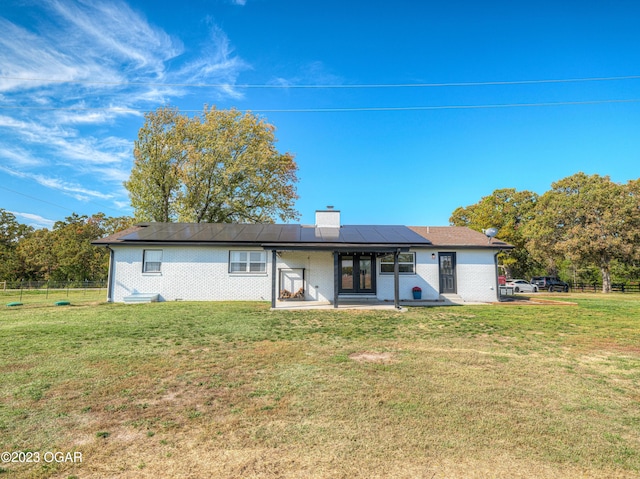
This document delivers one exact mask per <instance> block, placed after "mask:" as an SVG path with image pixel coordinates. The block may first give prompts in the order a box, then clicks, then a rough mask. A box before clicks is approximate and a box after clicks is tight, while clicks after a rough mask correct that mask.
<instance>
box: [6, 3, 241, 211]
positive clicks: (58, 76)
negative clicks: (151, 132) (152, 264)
mask: <svg viewBox="0 0 640 479" xmlns="http://www.w3.org/2000/svg"><path fill="white" fill-rule="evenodd" d="M4 1H6V2H8V3H7V4H4V3H3V7H5V6H6V7H7V10H6V11H7V12H9V11H10V10H11V8H12V7H13V8H14V9H16V10H20V9H21V8H27V7H25V6H24V5H23V4H22V2H21V0H4ZM236 3H237V4H238V5H244V3H245V2H244V0H236ZM28 9H29V15H15V16H14V17H10V16H9V15H7V16H4V18H2V16H3V15H2V13H1V12H0V100H1V101H2V103H3V105H4V106H5V107H9V108H5V109H4V110H2V112H1V113H0V171H2V172H4V173H6V174H10V175H12V176H13V177H18V176H19V177H20V178H21V179H23V180H27V181H31V182H34V183H37V184H39V185H41V186H45V187H46V188H49V189H51V190H53V191H58V192H61V193H63V194H65V195H70V196H72V197H73V198H76V199H78V200H80V201H87V200H92V199H99V200H109V201H110V202H112V203H114V204H116V202H117V204H119V205H121V204H123V203H126V199H127V196H126V191H125V190H124V189H123V188H122V182H123V181H124V180H126V179H127V177H128V175H129V172H130V168H131V162H132V149H133V140H134V137H135V132H136V131H137V130H136V128H137V127H134V128H132V127H131V119H132V118H136V117H137V118H139V119H140V122H139V124H141V123H142V121H141V117H142V113H141V112H140V111H141V110H146V111H149V110H154V109H155V108H156V107H157V106H159V105H161V104H166V103H171V102H174V103H175V101H176V99H178V98H180V97H183V96H185V95H187V94H190V93H192V90H190V89H188V88H186V87H181V86H172V85H186V84H193V83H216V84H224V85H225V86H224V87H221V88H219V89H218V93H217V94H218V97H219V98H240V97H241V94H240V93H239V91H238V90H236V89H235V87H234V85H235V83H236V81H237V78H238V76H239V75H240V73H241V72H243V71H245V70H247V69H249V68H250V66H249V65H248V64H247V63H246V62H245V61H244V60H242V59H241V58H240V57H239V56H238V55H237V54H236V53H235V52H234V49H233V46H232V44H231V42H230V40H229V38H228V37H227V35H226V34H225V32H224V31H222V30H221V29H220V28H219V27H218V26H217V25H215V24H214V23H213V22H211V21H210V19H209V20H208V21H206V22H205V23H204V24H203V25H202V26H203V32H202V33H203V41H202V42H201V45H200V48H199V49H196V50H192V49H191V50H189V51H186V49H185V47H184V45H183V43H182V41H181V40H180V39H179V38H176V37H175V36H172V35H170V34H168V33H167V32H165V31H164V30H163V29H161V28H159V27H157V26H154V25H153V24H151V23H150V22H149V21H148V20H147V19H146V18H145V15H144V14H143V13H141V12H140V11H137V10H135V9H134V8H132V7H131V6H129V5H128V4H127V3H125V2H123V1H121V0H112V1H104V2H102V1H101V2H93V1H90V0H49V1H47V2H33V3H32V4H30V5H29V6H28ZM9 18H21V20H10V19H9ZM34 19H35V20H34ZM163 83H166V84H171V85H167V86H164V85H163ZM33 107H38V108H39V109H36V110H34V109H32V108H33ZM124 125H126V129H123V126H124ZM2 165H5V166H2ZM44 168H47V169H48V170H49V171H55V172H56V175H57V176H53V175H51V174H49V173H43V171H44ZM63 178H64V179H63ZM103 191H105V192H103Z"/></svg>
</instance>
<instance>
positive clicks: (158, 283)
mask: <svg viewBox="0 0 640 479" xmlns="http://www.w3.org/2000/svg"><path fill="white" fill-rule="evenodd" d="M94 244H95V245H97V246H106V247H108V248H109V250H110V254H111V256H110V265H109V285H108V300H109V301H113V302H122V301H125V299H126V298H129V297H132V296H135V295H141V294H153V295H158V299H159V300H160V301H174V300H190V301H222V300H255V301H271V303H272V306H274V307H275V306H276V304H277V303H276V301H277V300H279V299H296V300H306V301H328V302H331V303H333V304H334V306H336V307H337V306H338V304H339V302H340V300H341V299H345V298H375V299H378V300H386V301H394V302H395V304H396V306H398V303H399V301H402V300H409V299H412V298H413V296H412V294H413V293H412V289H413V288H414V287H415V286H418V287H419V288H421V290H422V300H427V301H435V300H438V299H441V298H442V295H447V294H453V295H457V296H458V297H459V298H460V299H462V300H463V301H481V302H492V301H497V300H498V285H497V264H496V255H497V253H498V252H499V251H500V250H503V249H510V248H512V246H510V245H508V244H506V243H503V242H500V241H497V240H492V241H489V240H488V239H487V237H486V236H484V235H483V234H482V233H478V232H476V231H473V230H470V229H469V228H464V227H446V226H445V227H407V226H388V225H378V226H375V225H374V226H362V225H355V226H354V225H352V226H349V225H341V224H340V212H339V211H337V210H333V209H327V210H322V211H317V212H316V224H315V225H312V226H302V225H271V224H268V225H256V224H246V225H245V224H243V225H239V224H208V223H201V224H185V223H146V224H140V225H136V226H133V227H131V228H129V229H127V230H124V231H121V232H119V233H116V234H115V235H112V236H109V237H107V238H103V239H101V240H98V241H95V242H94Z"/></svg>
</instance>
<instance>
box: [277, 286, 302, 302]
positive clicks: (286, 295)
mask: <svg viewBox="0 0 640 479" xmlns="http://www.w3.org/2000/svg"><path fill="white" fill-rule="evenodd" d="M302 298H304V288H300V289H299V290H298V291H296V292H295V293H292V292H291V291H289V290H287V289H283V290H281V291H280V299H302Z"/></svg>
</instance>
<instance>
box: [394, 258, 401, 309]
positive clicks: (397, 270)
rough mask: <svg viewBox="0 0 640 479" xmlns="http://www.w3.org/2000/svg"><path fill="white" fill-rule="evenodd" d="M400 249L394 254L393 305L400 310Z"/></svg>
mask: <svg viewBox="0 0 640 479" xmlns="http://www.w3.org/2000/svg"><path fill="white" fill-rule="evenodd" d="M399 256H400V249H397V250H396V251H395V252H394V253H393V305H394V306H395V308H396V309H400V262H399V261H398V257H399Z"/></svg>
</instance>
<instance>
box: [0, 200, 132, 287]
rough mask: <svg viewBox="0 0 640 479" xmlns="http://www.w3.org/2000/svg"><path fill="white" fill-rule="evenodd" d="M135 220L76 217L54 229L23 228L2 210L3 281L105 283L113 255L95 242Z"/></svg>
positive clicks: (0, 262) (0, 276)
mask: <svg viewBox="0 0 640 479" xmlns="http://www.w3.org/2000/svg"><path fill="white" fill-rule="evenodd" d="M133 221H134V220H133V218H129V217H124V216H123V217H108V216H106V215H104V214H103V213H97V214H95V215H92V216H85V215H77V214H75V213H73V214H72V215H71V216H69V217H67V218H65V219H64V220H63V221H57V222H56V223H55V224H54V225H53V228H51V229H48V228H41V229H35V228H33V227H32V226H28V225H25V224H21V223H19V222H18V221H17V220H16V217H15V215H14V214H13V213H11V212H9V211H6V210H4V209H2V208H0V281H20V280H22V281H102V280H106V279H107V275H108V267H109V255H108V251H107V249H106V248H97V247H95V246H93V245H92V244H91V242H92V241H94V240H96V239H99V238H102V237H104V236H106V235H110V234H112V233H115V232H117V231H120V230H122V229H124V228H127V227H129V226H130V225H131V224H133Z"/></svg>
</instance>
